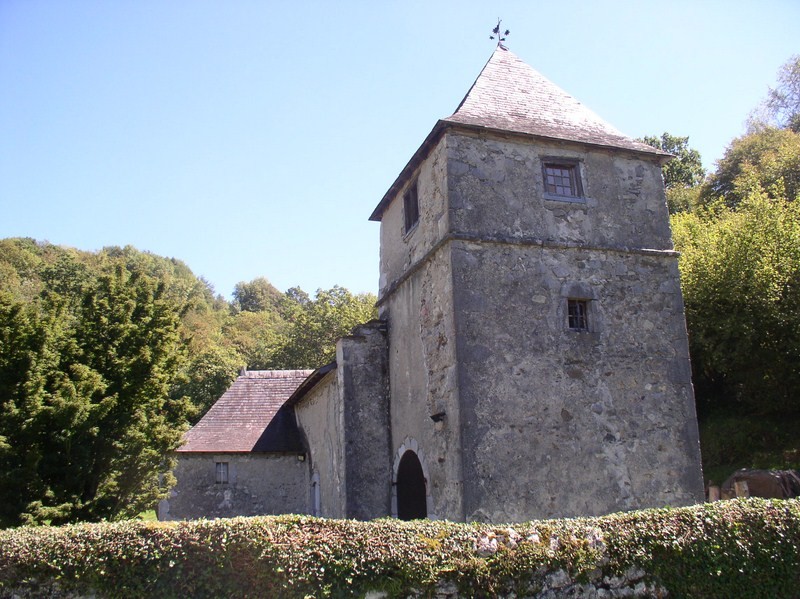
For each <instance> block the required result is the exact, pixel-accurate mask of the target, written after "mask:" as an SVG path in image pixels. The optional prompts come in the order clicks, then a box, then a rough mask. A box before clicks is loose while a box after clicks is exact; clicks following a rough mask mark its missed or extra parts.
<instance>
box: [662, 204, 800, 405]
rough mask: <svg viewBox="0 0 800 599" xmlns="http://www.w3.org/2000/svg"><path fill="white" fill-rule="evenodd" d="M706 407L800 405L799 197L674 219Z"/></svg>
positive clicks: (694, 354)
mask: <svg viewBox="0 0 800 599" xmlns="http://www.w3.org/2000/svg"><path fill="white" fill-rule="evenodd" d="M672 230H673V238H674V240H675V246H676V249H678V250H679V251H680V252H681V258H680V270H681V284H682V289H683V295H684V300H685V304H686V319H687V326H688V330H689V340H690V345H691V356H692V365H693V369H694V382H695V385H696V387H697V388H698V399H699V400H701V401H700V402H699V407H701V408H703V409H706V410H707V409H710V408H713V407H714V405H715V404H720V403H722V404H723V405H727V406H728V407H729V408H738V409H739V410H742V411H746V412H748V413H759V414H769V413H773V414H780V413H784V414H787V413H798V412H800V403H798V401H797V396H796V391H797V389H798V387H799V386H800V204H798V203H797V202H786V201H785V200H780V199H773V198H768V197H767V196H766V195H765V194H763V193H761V192H753V193H752V194H751V195H749V196H748V197H746V198H744V199H742V200H741V202H740V203H739V205H738V207H737V210H731V209H728V208H726V207H724V206H723V205H720V204H717V205H716V206H715V207H714V210H713V211H700V212H699V213H694V214H688V213H685V214H680V215H674V216H673V217H672Z"/></svg>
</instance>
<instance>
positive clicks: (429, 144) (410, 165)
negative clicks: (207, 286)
mask: <svg viewBox="0 0 800 599" xmlns="http://www.w3.org/2000/svg"><path fill="white" fill-rule="evenodd" d="M447 129H463V130H467V131H476V132H482V133H494V134H497V135H503V136H506V137H509V136H511V137H520V138H529V139H543V140H546V141H550V142H567V143H574V144H579V145H582V146H587V147H591V148H599V149H605V150H615V151H623V152H630V153H631V154H638V155H645V156H648V157H650V158H651V159H654V160H656V161H657V162H658V164H659V166H663V165H664V164H665V163H666V162H668V161H669V160H671V159H672V158H674V156H673V155H672V154H669V153H667V152H664V151H663V150H659V149H658V148H652V151H651V150H646V149H636V148H627V147H623V146H617V145H614V144H602V143H592V142H588V141H583V140H578V139H569V138H565V137H551V136H547V135H537V134H535V133H527V132H524V131H514V130H510V129H499V128H496V127H488V126H485V125H474V124H470V123H461V122H458V121H450V120H447V119H440V120H439V121H437V122H436V125H434V127H433V129H431V132H430V133H428V136H427V137H426V138H425V141H423V142H422V144H421V145H420V146H419V148H418V149H417V151H416V152H414V155H413V156H412V157H411V159H410V160H409V161H408V162H407V163H406V165H405V166H404V167H403V170H402V171H400V174H399V175H398V176H397V179H395V180H394V183H392V185H391V186H390V187H389V189H388V190H387V191H386V193H385V194H384V195H383V198H381V201H380V202H378V205H377V206H376V207H375V210H373V212H372V214H371V215H370V217H369V220H371V221H380V220H381V219H382V218H383V213H384V211H385V210H386V208H387V207H388V206H389V204H390V203H391V201H392V200H393V199H394V198H395V197H396V196H397V194H398V193H399V192H400V190H401V189H402V188H403V187H404V186H405V184H406V183H407V182H408V180H409V179H410V178H411V176H412V175H413V173H414V172H415V171H416V170H417V168H418V167H419V165H420V164H421V163H422V161H423V160H425V158H427V157H428V154H430V152H431V150H432V149H433V147H434V146H435V145H436V144H437V143H438V142H439V139H441V137H442V135H443V134H444V132H445V131H446V130H447ZM312 376H313V375H312ZM304 384H305V383H304ZM301 387H302V385H301Z"/></svg>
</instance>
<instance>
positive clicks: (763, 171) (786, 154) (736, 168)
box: [700, 127, 800, 208]
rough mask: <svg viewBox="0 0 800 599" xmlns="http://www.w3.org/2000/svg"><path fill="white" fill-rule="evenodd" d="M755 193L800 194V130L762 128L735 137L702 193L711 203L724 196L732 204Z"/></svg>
mask: <svg viewBox="0 0 800 599" xmlns="http://www.w3.org/2000/svg"><path fill="white" fill-rule="evenodd" d="M754 193H761V194H764V195H766V196H767V197H769V198H772V199H777V200H789V201H795V200H797V199H798V196H800V134H798V133H795V132H793V131H789V130H788V129H774V128H770V127H767V128H762V129H759V130H757V131H754V132H751V133H748V134H747V135H744V136H742V137H739V138H737V139H734V140H733V142H731V145H730V146H728V149H727V150H726V151H725V155H724V156H723V157H722V159H721V160H719V162H718V163H717V168H716V171H715V172H714V173H712V174H711V176H710V177H709V178H708V181H707V183H706V184H705V185H704V186H703V190H702V192H701V195H700V200H701V203H703V204H704V205H710V204H712V203H713V202H715V201H719V200H723V201H724V202H725V204H726V205H727V206H729V207H731V208H736V207H737V206H739V204H741V202H742V201H743V200H744V199H745V198H747V197H749V196H750V195H752V194H754Z"/></svg>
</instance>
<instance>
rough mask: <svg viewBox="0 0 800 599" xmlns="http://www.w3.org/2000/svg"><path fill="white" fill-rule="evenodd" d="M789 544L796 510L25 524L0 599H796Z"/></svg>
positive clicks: (14, 538) (8, 539)
mask: <svg viewBox="0 0 800 599" xmlns="http://www.w3.org/2000/svg"><path fill="white" fill-rule="evenodd" d="M798 547H800V502H798V501H797V500H789V501H763V500H747V501H745V500H733V501H728V502H719V503H715V504H705V505H700V506H694V507H689V508H677V509H661V510H648V511H641V512H632V513H626V514H615V515H611V516H605V517H600V518H580V519H564V520H545V521H533V522H528V523H524V524H518V525H517V524H515V525H511V526H498V525H488V524H455V523H451V522H432V521H417V522H401V521H397V520H389V519H384V520H377V521H374V522H356V521H350V520H325V519H319V518H311V517H305V516H276V517H256V518H234V519H223V520H214V521H208V520H198V521H191V522H170V523H154V522H140V521H129V522H121V523H101V524H82V525H71V526H64V527H38V528H33V527H24V528H17V529H10V530H6V531H2V532H0V596H4V597H10V596H12V594H14V593H16V594H17V595H19V596H28V597H36V596H42V597H44V596H58V593H68V592H75V593H81V594H91V593H95V594H96V595H97V596H98V597H142V596H158V597H309V596H310V597H363V596H364V595H365V594H366V593H367V592H368V591H384V592H385V593H386V595H387V596H389V597H406V596H409V595H416V596H433V595H434V594H435V593H437V592H443V589H444V590H445V591H446V592H450V593H455V592H458V593H459V594H460V595H461V596H470V597H475V596H485V597H488V596H509V595H511V594H512V593H516V594H518V595H533V594H535V593H537V592H539V591H541V590H542V589H545V590H546V589H550V590H553V589H555V590H559V589H560V590H561V591H563V592H564V593H566V592H568V590H569V589H570V588H573V589H574V587H576V586H580V585H586V584H589V585H594V586H596V587H597V588H606V589H609V588H612V589H613V588H615V585H616V588H619V587H620V586H621V585H623V584H626V581H627V582H630V583H631V584H633V582H636V584H637V585H638V586H637V589H638V590H639V592H644V593H650V594H651V596H654V595H658V594H660V593H664V592H668V593H669V595H670V596H671V597H701V596H702V597H737V596H747V597H794V596H797V589H798V588H800V555H799V554H798ZM631 572H633V573H634V574H631ZM636 572H639V573H638V574H636ZM648 589H649V590H648ZM557 596H558V594H557Z"/></svg>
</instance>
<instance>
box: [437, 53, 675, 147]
mask: <svg viewBox="0 0 800 599" xmlns="http://www.w3.org/2000/svg"><path fill="white" fill-rule="evenodd" d="M443 120H444V121H445V122H447V123H455V124H462V125H473V126H476V127H482V128H488V129H498V130H502V131H512V132H516V133H524V134H529V135H536V136H540V137H549V138H553V139H563V140H569V141H577V142H580V143H588V144H592V145H600V146H609V147H614V148H622V149H626V150H634V151H637V152H647V153H649V154H665V153H664V152H661V151H660V150H657V149H655V148H653V147H651V146H648V145H647V144H644V143H642V142H638V141H635V140H633V139H631V138H629V137H627V136H625V135H623V134H622V133H620V132H619V131H618V130H617V129H615V128H614V127H613V126H611V125H610V124H609V123H607V122H606V121H604V120H603V119H601V118H600V117H599V116H597V115H596V114H595V113H594V112H592V111H591V110H589V109H588V108H587V107H586V106H584V105H583V104H581V103H580V102H579V101H578V100H576V99H575V98H573V97H572V96H570V95H569V94H568V93H566V92H565V91H564V90H562V89H561V88H560V87H558V86H557V85H556V84H554V83H553V82H551V81H550V80H549V79H547V78H546V77H544V76H543V75H542V74H541V73H539V72H538V71H536V70H535V69H533V68H532V67H530V66H529V65H527V64H526V63H524V62H523V61H522V60H520V58H519V57H518V56H517V55H516V54H514V53H513V52H511V51H510V50H508V49H506V48H504V47H503V46H498V47H497V49H496V50H495V51H494V53H493V54H492V56H491V58H489V61H488V62H487V63H486V66H484V67H483V70H482V71H481V73H480V75H478V78H477V79H476V80H475V83H473V84H472V87H471V88H470V90H469V91H468V92H467V95H466V96H464V99H463V100H462V101H461V104H459V106H458V108H457V109H456V111H455V112H454V113H453V114H452V115H451V116H449V117H447V118H446V119H443Z"/></svg>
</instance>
